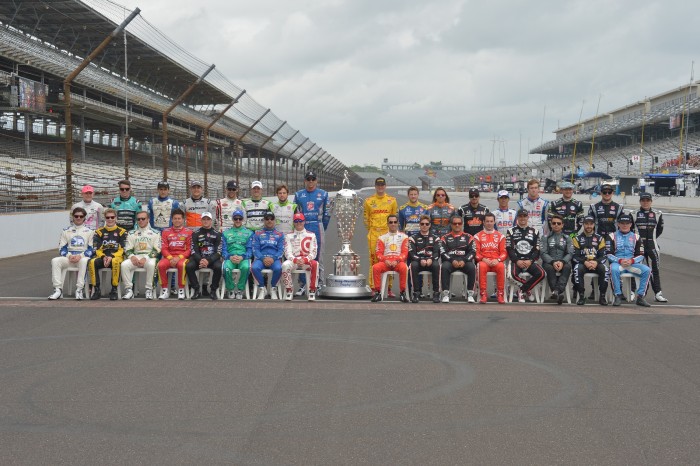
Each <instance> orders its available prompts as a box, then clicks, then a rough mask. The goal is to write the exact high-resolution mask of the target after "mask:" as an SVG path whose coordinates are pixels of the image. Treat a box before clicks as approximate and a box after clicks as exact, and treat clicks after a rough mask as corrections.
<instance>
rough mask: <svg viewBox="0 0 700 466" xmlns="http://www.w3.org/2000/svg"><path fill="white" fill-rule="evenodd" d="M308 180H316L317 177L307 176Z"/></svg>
mask: <svg viewBox="0 0 700 466" xmlns="http://www.w3.org/2000/svg"><path fill="white" fill-rule="evenodd" d="M306 181H316V177H315V176H307V177H306Z"/></svg>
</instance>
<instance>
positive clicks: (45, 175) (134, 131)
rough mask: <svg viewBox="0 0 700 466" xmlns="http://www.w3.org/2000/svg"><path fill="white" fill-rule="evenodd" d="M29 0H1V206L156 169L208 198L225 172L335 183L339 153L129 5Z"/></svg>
mask: <svg viewBox="0 0 700 466" xmlns="http://www.w3.org/2000/svg"><path fill="white" fill-rule="evenodd" d="M36 8H37V5H36V2H0V187H1V189H0V191H1V194H0V209H2V210H5V211H16V210H25V209H36V208H43V209H57V208H65V207H66V206H67V205H70V204H71V203H72V202H73V200H75V199H76V198H77V197H78V196H77V193H78V192H79V189H80V186H81V185H82V184H85V183H89V184H92V185H93V186H95V187H96V188H97V190H98V192H99V193H98V197H99V198H100V199H99V200H100V201H103V200H105V199H107V198H113V197H114V196H116V194H117V190H116V182H117V181H118V180H119V179H122V178H129V179H130V180H131V181H132V184H133V185H134V187H135V191H136V192H137V193H139V194H140V195H141V198H142V199H146V198H148V197H151V196H152V195H153V193H154V191H155V184H156V182H157V181H158V180H160V179H168V180H169V181H170V182H171V185H173V188H174V192H173V194H174V195H175V196H177V197H179V198H183V197H185V196H186V193H187V189H186V186H187V182H188V180H191V179H198V180H202V181H206V186H205V189H206V195H208V196H209V197H212V198H213V197H217V196H221V195H222V191H223V185H224V183H225V180H226V179H235V180H237V181H238V182H239V184H241V186H242V187H246V186H248V185H249V182H250V181H251V180H252V179H262V180H263V182H264V185H265V186H266V188H267V192H266V194H267V195H272V194H274V185H275V184H279V183H281V182H285V183H287V184H289V185H290V189H292V190H293V189H296V188H298V187H300V186H301V180H302V178H303V173H304V172H305V171H306V170H307V169H309V168H314V169H315V170H316V171H317V172H318V174H319V181H320V185H321V186H322V187H324V188H326V189H337V188H338V187H339V186H340V182H341V181H342V178H343V173H344V171H345V170H348V169H347V167H346V166H345V165H344V164H343V163H342V162H341V161H339V160H338V159H336V158H335V157H333V156H332V155H331V154H330V153H329V152H328V151H326V150H323V148H322V147H321V146H320V145H319V144H318V143H316V142H314V141H312V140H311V139H310V138H309V137H306V136H304V135H303V134H302V133H301V132H300V131H299V130H296V129H294V128H293V127H292V126H291V125H289V124H288V123H287V121H283V120H282V119H281V118H279V117H277V116H276V115H275V114H274V113H273V112H272V111H271V110H270V109H269V108H266V107H264V106H262V105H260V104H259V103H257V102H256V101H255V100H254V99H253V98H252V97H251V96H250V93H248V92H247V91H245V90H243V89H240V88H238V87H237V86H235V85H234V84H232V83H231V82H230V81H229V80H228V79H227V78H226V77H225V76H223V75H222V74H221V73H219V72H218V71H217V70H216V68H215V67H214V65H209V64H207V63H204V62H203V61H201V60H199V59H198V58H196V57H195V56H193V55H192V54H191V53H189V52H188V51H186V50H184V49H183V48H181V47H180V46H178V45H177V44H175V43H174V42H172V41H171V40H170V39H168V38H167V37H166V36H165V35H164V34H163V33H162V32H160V31H158V30H157V29H156V28H155V27H154V26H153V25H151V24H150V23H149V22H147V21H146V20H145V19H143V17H142V16H140V14H136V13H138V11H137V12H134V14H135V16H133V19H132V16H130V14H131V13H132V12H130V11H128V10H126V9H125V8H123V7H120V6H118V5H117V4H115V3H113V2H112V1H109V0H68V1H61V2H45V3H42V4H41V8H42V9H43V10H46V11H43V10H42V11H41V12H40V13H41V14H39V13H37V9H36ZM127 17H128V18H129V19H127V20H125V19H124V18H127ZM120 23H122V24H120ZM122 27H123V32H122V29H121V28H122ZM109 37H113V40H112V41H111V42H110V43H109V45H107V46H106V47H104V49H102V47H103V45H104V44H106V42H105V43H104V44H102V43H103V41H104V40H105V39H106V38H109ZM91 54H93V55H94V56H91ZM84 57H89V58H90V63H89V64H88V65H87V66H86V67H85V68H84V69H83V70H82V71H80V72H79V74H77V76H76V77H75V79H73V80H72V81H70V82H69V76H70V75H71V73H74V72H75V71H77V70H79V69H80V68H79V67H80V66H82V65H81V63H82V64H84V63H85V61H88V60H87V59H85V58H84ZM71 139H72V140H73V141H75V142H74V143H72V144H68V143H67V141H69V140H71ZM348 171H349V172H350V173H349V176H350V178H351V180H354V182H356V183H359V182H360V178H359V177H357V176H356V175H355V174H354V173H353V172H352V171H351V170H348ZM68 185H70V186H68ZM101 196H104V198H102V197H101Z"/></svg>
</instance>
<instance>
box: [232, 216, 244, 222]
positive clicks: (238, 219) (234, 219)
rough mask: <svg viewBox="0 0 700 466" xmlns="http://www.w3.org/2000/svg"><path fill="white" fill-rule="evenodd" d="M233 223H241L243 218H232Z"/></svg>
mask: <svg viewBox="0 0 700 466" xmlns="http://www.w3.org/2000/svg"><path fill="white" fill-rule="evenodd" d="M233 221H234V222H242V221H243V217H233Z"/></svg>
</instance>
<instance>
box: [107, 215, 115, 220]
mask: <svg viewBox="0 0 700 466" xmlns="http://www.w3.org/2000/svg"><path fill="white" fill-rule="evenodd" d="M105 218H106V219H107V220H112V219H115V218H117V217H115V216H114V215H110V216H109V217H107V216H105Z"/></svg>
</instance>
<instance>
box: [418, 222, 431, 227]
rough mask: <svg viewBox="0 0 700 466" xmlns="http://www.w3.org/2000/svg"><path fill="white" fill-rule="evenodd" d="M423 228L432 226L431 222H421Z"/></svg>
mask: <svg viewBox="0 0 700 466" xmlns="http://www.w3.org/2000/svg"><path fill="white" fill-rule="evenodd" d="M420 224H421V226H424V225H427V226H430V222H420Z"/></svg>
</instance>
